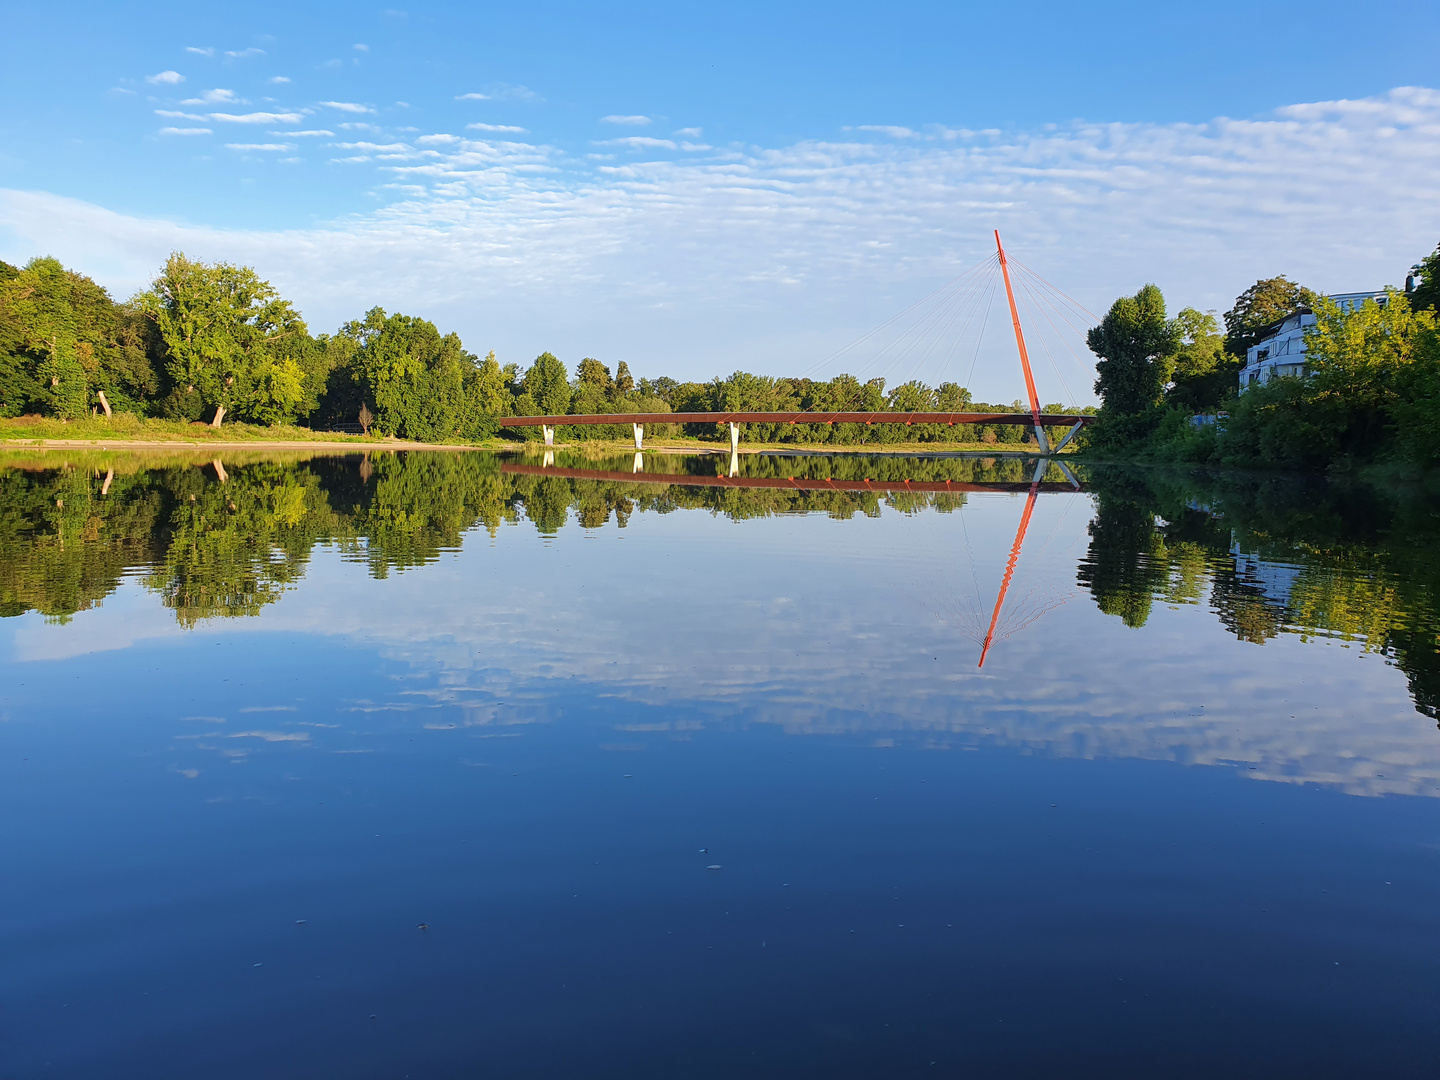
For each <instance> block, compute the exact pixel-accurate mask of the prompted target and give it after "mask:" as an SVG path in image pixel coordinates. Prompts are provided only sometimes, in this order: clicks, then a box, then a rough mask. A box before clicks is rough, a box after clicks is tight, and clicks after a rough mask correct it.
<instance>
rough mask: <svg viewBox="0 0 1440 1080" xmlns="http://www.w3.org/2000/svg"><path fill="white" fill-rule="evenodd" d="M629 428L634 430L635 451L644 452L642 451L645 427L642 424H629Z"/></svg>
mask: <svg viewBox="0 0 1440 1080" xmlns="http://www.w3.org/2000/svg"><path fill="white" fill-rule="evenodd" d="M630 426H631V427H632V428H634V429H635V449H636V450H644V449H645V425H644V424H631V425H630Z"/></svg>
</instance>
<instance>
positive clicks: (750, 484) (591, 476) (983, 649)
mask: <svg viewBox="0 0 1440 1080" xmlns="http://www.w3.org/2000/svg"><path fill="white" fill-rule="evenodd" d="M1027 419H1028V418H1027ZM553 462H554V451H553V450H547V451H545V464H543V465H522V464H520V463H519V462H509V461H507V462H503V463H502V464H501V466H500V471H501V472H502V473H509V474H511V475H514V476H544V477H557V478H563V479H566V480H600V481H609V482H613V483H624V484H674V485H677V486H681V487H713V488H760V489H763V490H768V491H833V492H837V493H841V492H843V493H847V494H859V493H864V492H874V493H876V494H894V493H898V492H913V493H916V494H945V493H949V494H955V495H960V494H976V493H980V492H996V493H1004V492H1013V493H1019V492H1021V491H1023V492H1025V493H1026V499H1025V509H1024V510H1022V511H1021V512H1020V524H1019V526H1018V527H1017V528H1016V529H1015V542H1014V543H1013V544H1011V545H1010V557H1009V558H1008V559H1007V560H1006V562H1005V574H1004V576H1003V577H1002V578H1001V579H1000V589H999V592H998V593H997V594H996V597H995V609H994V610H993V611H992V612H991V613H990V625H989V627H988V628H987V629H986V631H985V636H984V639H983V640H981V642H980V663H979V665H978V666H980V667H984V666H985V657H986V656H987V655H988V654H989V652H990V647H991V646H992V645H993V644H995V637H996V633H997V631H998V629H999V627H1000V614H1001V612H1002V611H1003V610H1004V608H1005V596H1006V594H1007V593H1008V592H1009V591H1010V581H1011V579H1012V578H1013V577H1014V576H1015V567H1016V564H1017V563H1019V561H1020V548H1021V547H1022V546H1023V545H1024V543H1025V533H1026V532H1027V531H1028V530H1029V528H1030V516H1031V514H1033V513H1034V512H1035V500H1036V499H1037V498H1038V497H1039V495H1040V493H1041V492H1042V491H1082V490H1084V489H1083V488H1082V486H1081V484H1080V481H1079V480H1077V479H1076V478H1075V474H1074V473H1072V472H1071V471H1070V470H1069V469H1068V468H1067V467H1066V466H1065V464H1064V462H1061V461H1053V460H1052V459H1050V458H1048V457H1040V458H1038V459H1036V462H1035V473H1034V475H1033V476H1032V477H1031V479H1030V482H1029V483H1028V484H1026V483H1016V482H1014V481H1003V480H1002V481H996V482H994V483H988V484H987V483H976V482H974V481H961V480H831V479H819V478H815V477H780V476H739V475H737V473H738V471H739V461H738V458H737V455H736V454H735V452H734V451H733V450H732V451H731V453H730V475H729V476H705V475H699V476H696V475H692V474H690V473H664V472H662V473H647V472H645V471H643V470H644V467H645V455H644V454H641V453H639V452H638V451H637V452H636V454H635V464H634V466H633V471H631V472H625V471H623V470H621V469H574V468H566V467H564V466H560V467H556V466H555V465H554V464H553ZM1051 465H1054V466H1055V467H1057V468H1058V469H1059V470H1060V473H1061V474H1062V475H1063V476H1064V477H1065V483H1057V482H1046V481H1045V480H1044V476H1045V473H1046V471H1047V470H1048V468H1049V467H1050V466H1051Z"/></svg>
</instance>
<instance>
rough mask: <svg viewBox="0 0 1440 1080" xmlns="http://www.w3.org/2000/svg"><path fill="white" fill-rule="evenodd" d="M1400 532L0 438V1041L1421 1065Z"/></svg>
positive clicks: (1412, 604)
mask: <svg viewBox="0 0 1440 1080" xmlns="http://www.w3.org/2000/svg"><path fill="white" fill-rule="evenodd" d="M636 470H641V471H640V472H639V473H637V472H636ZM1037 475H1038V476H1039V479H1040V481H1041V482H1040V483H1038V484H1032V481H1033V480H1035V479H1036V477H1037ZM1022 522H1023V524H1024V526H1025V527H1024V530H1023V536H1021V535H1020V534H1019V533H1020V529H1021V525H1022ZM1437 550H1440V501H1437V500H1436V499H1435V498H1433V497H1432V496H1430V495H1427V493H1426V492H1424V491H1422V490H1409V489H1400V488H1384V487H1377V486H1372V485H1366V484H1362V483H1358V482H1352V483H1344V482H1339V481H1326V480H1323V479H1318V478H1309V479H1305V478H1283V477H1267V476H1244V475H1236V474H1214V475H1206V474H1198V473H1172V472H1163V471H1156V470H1150V471H1141V470H1131V469H1124V468H1119V467H1106V466H1091V467H1088V468H1086V467H1076V468H1074V469H1071V470H1070V471H1069V472H1068V473H1067V472H1066V471H1064V470H1061V469H1059V468H1058V466H1056V465H1054V464H1051V465H1049V467H1048V468H1042V469H1041V470H1039V473H1038V474H1037V472H1036V469H1035V463H1034V462H1027V461H1024V460H1020V459H1006V458H998V459H982V458H975V457H962V456H949V457H947V456H937V457H930V458H907V457H898V456H876V457H849V456H836V457H825V456H811V455H745V456H741V457H740V458H739V459H737V461H736V462H735V463H734V464H733V465H732V464H731V463H730V461H729V459H728V458H727V457H725V456H721V455H713V456H693V457H678V456H677V457H669V456H664V455H656V454H647V455H645V456H644V457H643V459H638V460H637V459H632V457H631V456H630V455H628V454H627V455H624V456H623V457H619V458H614V459H607V460H597V459H593V458H586V457H581V456H577V455H569V454H567V453H565V452H563V451H562V452H559V453H558V454H552V455H550V457H549V458H548V459H542V458H539V457H535V456H530V457H513V458H506V457H501V456H496V455H492V454H485V453H473V454H420V453H410V454H405V453H374V454H370V455H368V456H362V455H350V456H346V455H335V454H334V453H333V451H322V452H319V453H314V452H309V451H296V452H294V453H265V452H254V453H243V452H233V453H227V455H226V456H225V457H224V458H223V459H222V460H214V459H212V458H211V457H210V456H204V455H199V454H198V453H197V454H190V453H186V452H168V453H161V452H156V453H154V454H149V455H139V454H121V453H104V452H99V451H96V452H93V453H91V452H82V451H53V450H52V451H40V450H36V451H8V452H6V453H5V454H4V455H3V456H0V616H4V617H3V618H0V685H3V687H4V694H3V698H0V771H3V779H0V837H3V847H0V850H3V852H4V853H5V858H4V874H3V889H0V953H3V955H4V957H5V963H4V964H3V965H0V1075H3V1076H5V1077H15V1078H21V1077H32V1076H42V1075H43V1076H56V1077H75V1078H91V1077H94V1078H100V1077H105V1078H114V1077H120V1076H137V1077H139V1076H143V1077H147V1078H157V1080H158V1078H169V1077H175V1078H180V1077H197V1076H205V1077H209V1078H215V1080H224V1078H232V1077H233V1078H248V1077H257V1076H265V1077H272V1078H282V1077H297V1078H298V1077H306V1078H315V1077H336V1078H340V1077H345V1078H362V1077H363V1078H369V1077H377V1078H379V1077H395V1078H400V1077H407V1076H408V1077H416V1078H419V1077H471V1076H481V1075H484V1076H505V1077H542V1076H543V1077H554V1076H585V1077H622V1076H623V1077H636V1076H664V1077H680V1076H684V1077H707V1078H708V1077H736V1076H746V1077H772V1076H773V1077H782V1076H783V1077H792V1076H826V1077H850V1076H853V1077H881V1076H885V1077H892V1076H893V1077H907V1076H916V1077H934V1076H959V1075H964V1076H1005V1077H1017V1076H1037V1077H1038V1076H1053V1075H1073V1074H1077V1073H1078V1074H1081V1075H1106V1076H1147V1077H1148V1076H1152V1075H1165V1076H1180V1077H1188V1076H1194V1077H1211V1076H1215V1075H1220V1074H1224V1075H1228V1076H1255V1077H1261V1076H1264V1077H1273V1076H1277V1075H1301V1074H1303V1075H1305V1076H1307V1077H1309V1078H1312V1080H1313V1078H1316V1077H1330V1076H1336V1077H1338V1076H1355V1075H1385V1076H1387V1077H1391V1078H1395V1077H1410V1076H1416V1077H1420V1076H1426V1077H1428V1076H1433V1075H1435V1072H1436V1069H1437V1065H1440V1026H1437V1021H1436V1017H1437V1015H1440V1011H1437V1007H1440V848H1437V841H1440V831H1437V826H1440V731H1437V715H1440V714H1437V707H1440V646H1437V641H1440V638H1437V631H1440V567H1437V564H1436V561H1435V559H1434V553H1435V552H1436V551H1437ZM1002 586H1003V588H1004V596H1003V598H1001V597H1000V595H999V594H1000V592H1001V590H1002ZM997 601H999V602H998V603H997ZM982 655H983V661H984V662H983V665H982V664H981V659H982Z"/></svg>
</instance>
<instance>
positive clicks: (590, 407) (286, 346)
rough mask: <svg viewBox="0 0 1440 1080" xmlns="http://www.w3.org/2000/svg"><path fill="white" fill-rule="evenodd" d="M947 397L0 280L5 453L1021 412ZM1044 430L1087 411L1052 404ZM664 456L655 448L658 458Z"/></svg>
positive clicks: (24, 272)
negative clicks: (757, 416)
mask: <svg viewBox="0 0 1440 1080" xmlns="http://www.w3.org/2000/svg"><path fill="white" fill-rule="evenodd" d="M1018 408H1020V406H1019V403H1018V402H1015V403H1013V404H1010V405H987V404H984V403H980V402H975V401H973V400H972V398H971V394H970V391H969V390H967V389H966V388H965V387H962V386H959V385H957V384H955V383H949V382H947V383H942V384H941V385H940V386H938V387H931V386H927V385H926V384H924V383H921V382H919V381H910V382H906V383H902V384H901V385H899V386H896V387H893V388H890V389H888V390H887V388H886V385H885V380H884V379H883V378H874V379H869V380H865V381H862V380H860V379H857V378H856V377H855V376H853V375H839V376H836V377H835V378H833V379H829V380H823V381H821V380H814V379H802V378H777V377H772V376H767V375H755V374H751V373H748V372H743V371H737V372H734V373H733V374H731V375H730V376H728V377H725V378H720V377H716V378H714V379H711V380H710V381H709V382H705V383H698V382H680V381H678V380H676V379H672V378H670V377H668V376H660V377H657V378H654V379H651V378H641V379H639V380H638V381H637V380H636V379H635V378H634V376H633V375H632V374H631V372H630V370H629V367H628V365H627V364H626V363H625V362H624V361H620V362H619V363H617V364H616V365H615V368H614V371H613V373H612V371H611V369H610V368H609V367H608V366H607V365H605V364H603V363H601V362H600V361H599V360H596V359H594V358H593V357H585V358H583V359H581V360H580V361H579V362H578V363H576V364H575V366H574V369H573V372H572V371H571V369H569V368H567V366H566V365H565V364H563V363H562V362H561V361H560V360H559V359H558V358H557V357H556V356H554V355H553V354H551V353H548V352H545V353H541V354H540V355H539V356H537V357H536V358H535V360H534V361H533V362H532V363H531V364H530V366H529V367H527V368H523V369H522V368H521V366H520V365H519V364H513V363H511V364H505V365H503V366H502V365H501V363H500V362H499V360H498V359H497V358H496V356H495V354H494V352H491V353H489V354H488V355H487V356H485V357H483V358H481V357H479V356H477V355H475V354H474V353H471V352H468V351H466V349H465V347H464V345H463V343H462V342H461V340H460V338H459V336H458V335H457V334H454V333H442V332H441V331H440V329H439V328H438V327H436V326H435V324H434V323H431V322H429V321H427V320H425V319H421V318H416V317H413V316H408V315H402V314H389V313H387V312H386V311H385V310H384V309H382V308H379V307H375V308H372V309H371V310H370V311H368V312H367V313H366V314H365V315H364V317H363V318H361V319H356V320H352V321H350V322H347V323H345V324H344V325H343V326H342V327H340V329H339V330H337V331H336V332H335V333H334V334H324V333H322V334H314V335H312V334H311V333H310V330H309V328H308V327H307V326H306V324H305V322H304V320H303V319H302V318H301V315H300V313H299V312H298V311H297V310H296V309H295V307H294V306H293V305H292V304H291V303H290V302H289V301H287V300H285V299H283V298H282V297H281V296H280V295H279V293H278V291H277V290H276V289H275V288H274V287H273V286H272V285H271V284H270V283H269V282H266V281H264V280H262V279H261V278H260V277H259V276H258V275H257V274H256V273H255V271H254V270H253V269H251V268H249V267H244V266H235V265H232V264H229V263H223V262H220V263H203V262H199V261H196V260H192V259H189V258H187V257H186V256H185V255H183V254H181V253H178V252H177V253H175V254H173V255H171V256H170V258H169V259H168V260H167V261H166V263H165V266H164V267H163V268H162V269H161V270H160V272H159V273H158V274H157V276H156V278H155V280H154V281H153V282H152V284H151V286H150V287H149V288H148V289H146V290H144V291H142V292H140V293H138V294H136V295H135V296H133V297H131V298H130V299H129V300H127V301H124V302H116V301H115V300H114V299H113V298H112V297H111V296H110V295H109V294H108V293H107V292H106V291H105V290H104V289H103V288H101V287H100V286H99V285H97V284H96V283H95V282H94V281H92V280H91V279H90V278H88V277H85V276H84V275H83V274H80V273H78V272H76V271H74V270H70V269H67V268H65V267H64V266H62V265H61V264H60V263H59V262H58V261H57V260H55V259H53V258H37V259H32V260H31V261H30V262H29V263H27V264H26V265H25V266H24V267H23V268H21V267H15V266H11V265H9V264H6V263H0V441H17V440H20V441H28V442H32V443H33V442H35V441H37V440H44V441H47V442H49V441H59V440H65V441H67V442H68V441H71V440H75V439H81V440H84V439H89V440H92V441H97V442H102V443H108V442H110V441H116V440H119V439H127V440H129V441H136V442H140V441H143V442H151V441H156V442H172V441H175V442H194V443H204V444H206V445H220V440H225V441H230V442H241V443H246V444H252V445H253V444H255V443H257V442H260V441H269V442H275V443H291V442H308V441H316V440H318V441H328V442H337V443H340V442H343V443H353V444H356V445H360V446H364V445H391V446H393V445H395V443H396V441H401V442H403V443H405V444H407V445H408V446H410V447H412V448H420V447H427V448H434V447H463V446H488V447H491V448H497V449H498V448H503V447H505V446H513V445H518V444H523V443H528V442H536V441H539V440H540V439H541V438H542V433H541V432H540V430H539V429H538V428H535V427H511V428H507V427H506V425H505V420H506V418H507V417H512V416H547V415H572V416H574V415H581V414H621V413H637V412H639V413H672V412H676V413H679V412H738V411H751V412H831V411H861V412H956V411H972V412H1014V411H1016V410H1017V409H1018ZM1044 411H1045V412H1047V413H1058V414H1065V413H1075V412H1084V413H1093V412H1094V409H1093V407H1092V408H1076V407H1066V406H1064V405H1062V404H1059V403H1055V404H1047V405H1046V406H1045V409H1044ZM562 430H563V431H564V432H565V436H564V441H565V442H566V443H568V444H576V443H589V442H595V443H602V444H609V445H614V444H616V443H619V442H621V441H622V440H629V439H631V437H632V434H631V432H630V429H629V425H627V424H615V425H613V426H611V425H600V426H594V427H578V426H577V427H566V428H563V429H562ZM646 436H647V439H649V440H651V441H652V442H654V441H657V440H669V441H672V442H673V441H675V440H682V441H683V442H684V444H685V445H687V446H688V445H701V444H714V443H716V442H720V441H721V440H723V439H726V433H725V429H724V425H717V424H711V423H703V424H701V423H684V424H682V423H676V424H664V423H660V424H654V425H647V429H646ZM745 441H746V444H747V449H753V448H754V447H755V446H756V445H760V446H774V445H783V446H792V447H801V446H803V447H809V448H816V449H819V448H825V449H840V448H845V447H855V448H865V449H867V450H873V449H877V448H881V447H885V448H890V449H898V448H900V447H902V446H905V447H910V446H922V447H932V446H944V447H946V448H957V447H962V446H963V447H973V448H974V449H976V450H977V451H986V450H991V449H993V450H995V451H997V452H1003V451H1006V450H1013V451H1022V450H1023V449H1024V448H1025V446H1026V445H1027V443H1028V444H1033V442H1034V436H1033V435H1032V434H1030V433H1029V432H1028V431H1027V430H1025V429H1023V428H1021V427H1019V426H1016V425H1007V424H994V425H988V424H978V425H977V424H957V425H955V426H954V427H950V426H948V425H942V424H916V425H910V426H903V427H902V426H900V425H886V424H876V425H873V426H871V425H866V424H858V423H856V424H849V423H846V424H833V425H830V424H821V423H815V424H771V423H750V424H746V425H745ZM656 449H659V446H658V445H657V446H656Z"/></svg>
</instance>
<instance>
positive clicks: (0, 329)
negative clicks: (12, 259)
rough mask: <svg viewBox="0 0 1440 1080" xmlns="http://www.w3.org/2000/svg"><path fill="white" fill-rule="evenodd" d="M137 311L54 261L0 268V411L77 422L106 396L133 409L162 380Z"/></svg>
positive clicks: (119, 404)
mask: <svg viewBox="0 0 1440 1080" xmlns="http://www.w3.org/2000/svg"><path fill="white" fill-rule="evenodd" d="M144 338H145V335H144V333H143V328H142V326H141V324H140V320H139V319H138V318H137V315H136V313H135V311H134V310H133V309H132V308H129V307H125V306H122V305H117V304H116V303H115V302H114V301H113V300H111V298H110V294H109V293H107V292H106V291H105V290H104V289H103V288H101V287H100V286H99V285H97V284H95V282H93V281H92V280H90V279H89V278H88V277H85V276H84V275H83V274H78V273H76V272H74V271H73V270H66V269H65V268H64V267H63V266H62V265H60V262H59V261H58V260H56V259H51V258H43V259H32V260H31V261H30V262H29V263H27V264H26V266H25V268H24V269H23V270H17V269H15V268H14V267H12V266H8V264H7V267H6V269H5V271H4V272H3V273H0V416H16V415H19V414H20V413H22V412H27V411H41V412H45V413H47V414H49V415H51V416H58V417H61V418H64V419H74V418H76V417H80V416H84V415H87V414H88V413H89V412H90V409H91V408H92V407H93V406H94V405H95V403H96V401H97V400H98V398H97V394H98V393H102V392H103V393H107V394H108V399H109V400H111V401H113V402H114V404H116V405H118V406H121V407H124V408H128V409H136V408H138V407H139V403H140V400H141V399H143V398H144V397H147V396H150V395H152V394H153V393H154V392H155V390H156V389H157V388H158V386H159V379H158V377H157V374H156V372H155V369H154V367H153V365H152V364H151V361H150V357H149V355H148V354H147V351H146V348H145V345H146V342H145V340H144Z"/></svg>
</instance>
